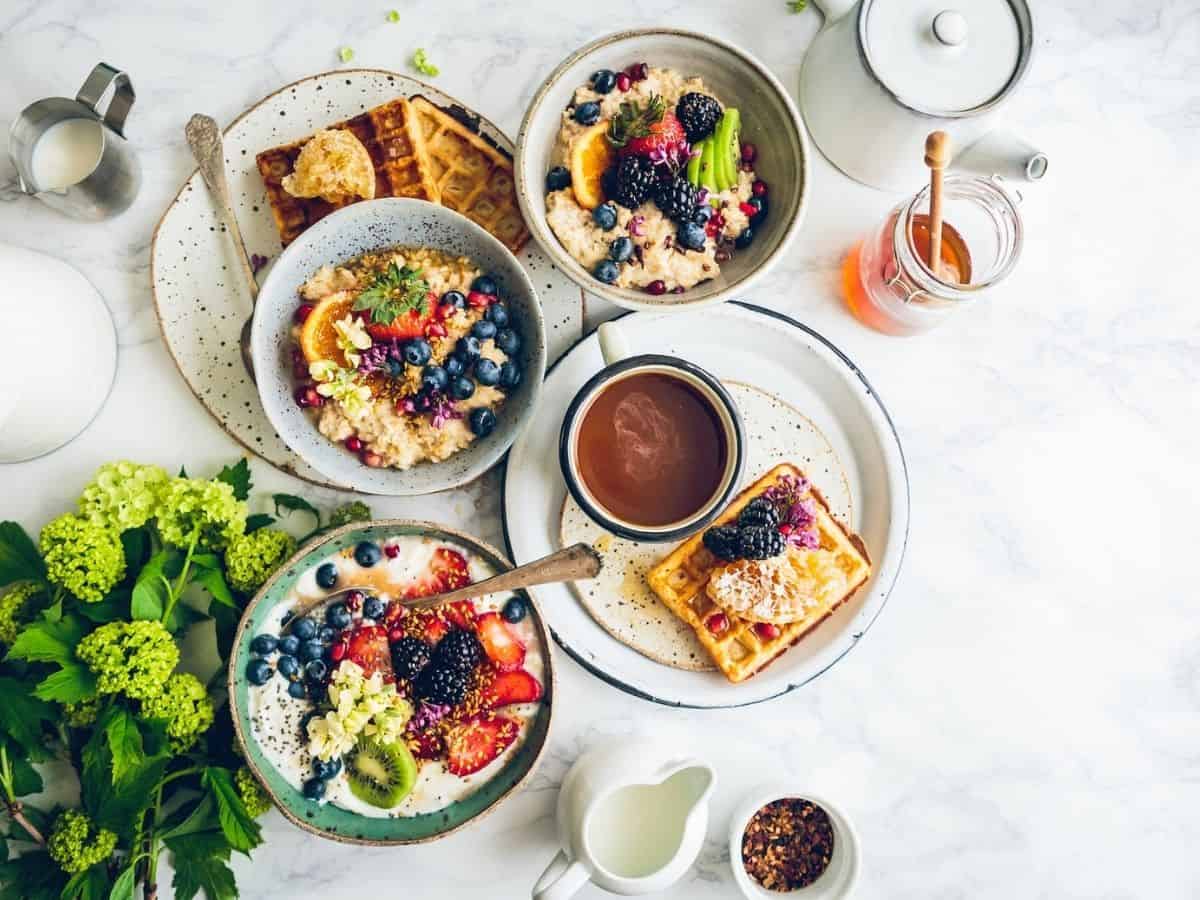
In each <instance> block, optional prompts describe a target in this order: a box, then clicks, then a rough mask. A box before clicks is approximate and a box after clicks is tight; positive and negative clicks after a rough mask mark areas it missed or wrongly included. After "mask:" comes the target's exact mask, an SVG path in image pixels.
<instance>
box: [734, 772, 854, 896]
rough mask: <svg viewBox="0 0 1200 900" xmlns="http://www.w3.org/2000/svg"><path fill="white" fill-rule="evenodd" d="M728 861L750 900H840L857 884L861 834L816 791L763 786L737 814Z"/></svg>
mask: <svg viewBox="0 0 1200 900" xmlns="http://www.w3.org/2000/svg"><path fill="white" fill-rule="evenodd" d="M729 861H730V865H731V866H732V867H733V880H734V881H735V882H736V883H737V886H738V887H739V888H741V891H742V895H743V896H744V897H745V898H746V900H774V898H778V897H779V895H781V894H794V895H796V896H797V897H802V898H804V900H838V898H842V897H849V896H851V895H852V894H853V891H854V886H855V884H856V882H857V881H858V872H859V868H860V853H859V844H858V834H857V833H856V832H855V830H854V826H853V825H852V824H851V823H850V819H849V818H848V817H847V816H846V814H845V813H843V812H842V811H841V809H839V808H838V807H837V806H834V805H833V804H832V803H830V802H829V801H828V800H825V799H824V798H821V797H818V796H817V795H815V794H813V793H812V792H811V791H806V790H803V789H802V788H799V787H798V786H796V785H791V784H769V785H762V786H760V787H758V788H756V789H755V790H753V791H751V792H750V794H749V795H748V796H747V797H746V799H745V800H744V801H743V802H742V803H741V804H740V805H739V806H738V808H737V809H736V810H734V813H733V818H732V820H731V827H730V832H729Z"/></svg>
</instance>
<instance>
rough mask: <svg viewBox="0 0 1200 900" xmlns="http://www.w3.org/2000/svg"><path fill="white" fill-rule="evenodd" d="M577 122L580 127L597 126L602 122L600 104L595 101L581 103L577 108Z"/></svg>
mask: <svg viewBox="0 0 1200 900" xmlns="http://www.w3.org/2000/svg"><path fill="white" fill-rule="evenodd" d="M575 121H576V122H578V123H579V124H580V125H595V124H596V123H597V122H599V121H600V104H599V103H597V102H596V101H595V100H589V101H588V102H587V103H580V104H579V105H578V106H577V107H575Z"/></svg>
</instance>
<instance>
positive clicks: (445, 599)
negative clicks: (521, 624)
mask: <svg viewBox="0 0 1200 900" xmlns="http://www.w3.org/2000/svg"><path fill="white" fill-rule="evenodd" d="M601 565H602V561H601V559H600V554H599V553H597V552H596V551H595V550H593V549H592V548H591V547H589V546H588V545H587V544H574V545H572V546H570V547H567V548H566V549H565V550H558V551H556V552H554V553H551V554H550V555H549V556H543V557H542V558H541V559H535V560H534V561H533V562H530V563H525V565H523V566H517V567H516V568H515V569H509V570H508V571H507V572H501V573H500V574H499V575H493V576H492V577H491V578H485V579H484V580H483V581H477V582H475V583H474V584H469V585H467V586H466V587H463V588H458V589H457V590H453V591H445V592H443V593H441V594H433V595H432V596H429V597H415V598H407V599H406V598H397V599H395V600H393V601H392V602H393V603H399V604H400V605H401V606H403V607H404V608H405V609H429V608H430V607H432V606H441V605H443V604H445V603H453V602H454V601H456V600H470V599H473V598H475V597H482V596H484V595H485V594H498V593H500V592H501V591H516V590H520V589H521V588H528V587H535V586H537V585H539V584H552V583H554V582H559V581H574V580H576V579H579V578H595V577H596V576H597V575H599V574H600V567H601ZM372 590H374V588H370V587H347V588H342V589H340V590H337V591H334V592H333V593H332V594H328V595H326V596H324V597H321V598H319V599H317V600H313V601H311V602H310V603H308V604H307V605H306V606H303V607H300V608H299V609H296V610H295V611H294V613H293V615H292V618H290V619H288V622H287V624H286V625H284V626H283V628H282V629H280V632H279V633H280V634H281V635H283V634H286V633H287V632H288V631H289V630H291V627H292V625H294V624H295V623H296V622H298V621H300V620H301V619H303V618H304V617H305V616H308V615H310V614H311V613H313V612H315V611H316V610H318V609H321V608H322V607H325V606H329V605H331V604H333V603H335V602H336V601H337V600H338V599H339V598H340V597H342V596H344V595H346V594H349V593H351V592H352V591H361V592H362V593H364V594H368V593H370V592H371V591H372Z"/></svg>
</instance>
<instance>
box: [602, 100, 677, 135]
mask: <svg viewBox="0 0 1200 900" xmlns="http://www.w3.org/2000/svg"><path fill="white" fill-rule="evenodd" d="M666 112H667V101H666V100H664V99H663V98H662V97H660V96H659V95H658V94H651V95H650V99H649V100H647V101H646V103H645V104H644V105H643V104H641V103H638V102H637V101H636V100H626V101H625V102H624V103H622V104H621V105H620V107H619V108H618V109H617V114H616V115H615V116H613V117H612V121H611V122H609V124H608V142H609V143H610V144H612V145H613V146H614V147H624V146H625V145H626V144H628V143H629V142H630V141H632V140H633V139H634V138H642V137H646V136H647V135H649V134H650V126H652V125H657V124H658V123H659V122H661V121H662V120H663V116H664V115H666Z"/></svg>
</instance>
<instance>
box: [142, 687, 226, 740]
mask: <svg viewBox="0 0 1200 900" xmlns="http://www.w3.org/2000/svg"><path fill="white" fill-rule="evenodd" d="M139 713H140V715H141V717H142V718H143V719H157V720H159V721H162V722H165V723H166V726H167V739H168V740H169V742H170V745H171V752H173V753H186V752H187V751H188V750H190V749H191V747H192V745H193V744H195V743H196V740H197V739H198V738H199V737H200V735H202V734H204V732H206V731H208V729H209V727H210V726H211V725H212V723H213V705H212V701H211V700H209V699H208V691H206V690H205V689H204V685H203V684H201V682H200V679H199V678H197V677H196V676H195V675H192V674H190V673H187V672H176V673H175V674H174V675H172V676H171V677H170V678H168V679H167V680H166V682H165V683H164V684H163V689H162V692H161V693H158V694H155V695H153V696H151V697H148V698H146V699H145V700H143V701H142V704H141V709H140V710H139Z"/></svg>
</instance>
